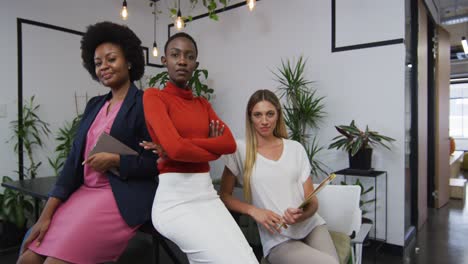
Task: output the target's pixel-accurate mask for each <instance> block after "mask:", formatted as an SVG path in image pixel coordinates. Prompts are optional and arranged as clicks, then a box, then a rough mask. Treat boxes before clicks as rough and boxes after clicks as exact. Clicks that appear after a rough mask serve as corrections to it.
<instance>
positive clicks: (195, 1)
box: [169, 0, 229, 21]
mask: <svg viewBox="0 0 468 264" xmlns="http://www.w3.org/2000/svg"><path fill="white" fill-rule="evenodd" d="M200 2H201V4H202V5H203V6H204V7H205V8H206V9H207V11H208V17H209V18H210V19H212V20H215V21H218V20H219V16H218V15H217V14H216V13H215V11H216V9H217V8H218V7H220V6H222V7H223V8H225V7H226V6H227V5H228V3H229V0H201V1H199V0H190V8H191V9H192V10H193V9H195V8H196V7H197V5H199V4H200ZM169 11H170V13H171V17H176V16H177V11H178V5H177V3H176V2H174V7H173V8H170V10H169ZM182 19H183V20H184V21H192V19H193V17H192V16H182Z"/></svg>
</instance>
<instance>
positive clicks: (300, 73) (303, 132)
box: [273, 56, 327, 176]
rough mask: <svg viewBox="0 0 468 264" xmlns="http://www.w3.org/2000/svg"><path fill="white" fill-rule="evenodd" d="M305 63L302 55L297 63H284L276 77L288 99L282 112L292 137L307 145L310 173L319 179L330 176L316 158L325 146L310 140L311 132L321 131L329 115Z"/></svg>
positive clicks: (281, 95) (314, 139)
mask: <svg viewBox="0 0 468 264" xmlns="http://www.w3.org/2000/svg"><path fill="white" fill-rule="evenodd" d="M306 62H307V61H306V60H304V58H303V57H302V56H301V57H299V59H298V61H297V62H296V63H291V62H290V61H289V60H287V61H286V62H285V61H281V66H280V67H279V68H277V72H273V74H274V75H275V77H276V81H277V82H278V83H279V84H280V85H279V87H278V89H279V92H280V97H282V98H283V97H284V98H286V102H285V103H284V104H283V109H284V110H283V111H284V117H285V122H286V125H287V127H288V128H289V137H290V138H291V139H293V140H296V141H298V142H300V143H301V144H302V145H303V146H304V148H305V149H306V152H307V155H308V156H309V160H310V163H311V165H312V171H311V173H312V174H314V175H315V176H318V175H321V174H327V171H326V165H325V164H324V163H323V162H321V161H319V160H318V159H317V154H318V153H319V152H320V151H321V150H323V147H322V146H319V144H318V140H317V138H316V137H315V136H314V137H311V134H310V133H309V131H311V129H318V128H319V124H320V122H321V120H322V119H323V118H324V117H325V114H326V113H325V111H324V104H323V100H324V97H321V96H317V94H316V90H314V89H312V88H311V86H312V84H313V82H312V81H309V80H307V79H306V78H305V66H306Z"/></svg>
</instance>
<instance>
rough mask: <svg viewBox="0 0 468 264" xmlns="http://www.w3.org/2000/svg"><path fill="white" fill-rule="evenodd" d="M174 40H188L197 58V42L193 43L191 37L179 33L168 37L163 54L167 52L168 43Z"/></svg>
mask: <svg viewBox="0 0 468 264" xmlns="http://www.w3.org/2000/svg"><path fill="white" fill-rule="evenodd" d="M176 38H186V39H188V40H190V41H191V42H192V43H193V45H194V46H195V52H196V53H197V56H198V47H197V42H195V40H194V39H193V38H192V36H190V35H189V34H187V33H185V32H179V33H176V34H174V35H172V36H170V37H169V39H168V40H167V41H166V45H164V53H166V52H167V46H168V45H169V43H170V42H171V41H173V40H174V39H176Z"/></svg>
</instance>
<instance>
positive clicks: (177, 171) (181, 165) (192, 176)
mask: <svg viewBox="0 0 468 264" xmlns="http://www.w3.org/2000/svg"><path fill="white" fill-rule="evenodd" d="M164 51H165V55H166V56H164V57H162V58H161V61H162V63H163V64H164V65H165V66H166V67H167V71H168V73H169V79H170V80H169V81H168V82H167V84H166V87H165V88H164V89H163V90H158V89H147V90H146V91H145V93H144V96H143V105H144V111H145V118H146V124H147V127H148V130H149V133H150V135H151V138H152V139H153V141H154V142H155V143H156V144H158V145H159V146H160V148H162V150H163V151H160V157H161V158H160V160H159V161H158V168H159V171H160V174H159V186H158V189H157V191H156V196H155V198H154V202H153V210H152V220H153V225H154V226H155V228H156V229H157V230H158V231H159V232H160V233H161V234H162V235H164V236H165V237H167V238H168V239H170V240H172V241H173V242H175V243H176V244H177V245H178V246H179V247H180V248H181V249H182V251H184V252H185V253H186V254H187V257H188V259H189V261H190V263H217V264H219V263H221V264H222V263H233V264H234V263H258V262H257V260H256V258H255V255H254V254H253V252H252V249H251V248H250V246H249V245H248V243H247V241H246V240H245V238H244V236H243V234H242V232H241V231H240V229H239V227H238V226H237V224H236V223H235V221H234V220H233V219H232V217H231V215H230V213H229V212H228V211H227V209H226V208H225V206H224V204H223V203H222V202H221V200H220V199H219V197H218V195H217V193H216V191H215V190H214V188H213V184H212V183H211V177H210V175H209V170H210V167H209V164H208V162H209V161H212V160H216V159H218V158H219V157H220V156H221V155H223V154H230V153H233V152H234V151H235V150H236V143H235V141H234V138H233V136H232V134H231V131H230V130H229V128H228V127H227V126H226V125H225V124H224V123H223V122H222V121H221V120H220V119H219V118H218V116H217V115H216V113H215V112H214V111H213V109H212V108H211V105H210V103H208V101H207V100H206V99H204V98H201V97H194V96H193V94H192V90H191V88H190V87H188V86H187V83H188V81H189V80H190V78H191V76H192V73H193V71H194V70H195V69H196V68H197V66H198V62H197V55H198V50H197V45H196V43H195V41H194V40H193V38H192V37H191V36H190V35H188V34H186V33H178V34H175V35H173V36H172V37H170V38H169V40H168V41H167V43H166V45H165V47H164Z"/></svg>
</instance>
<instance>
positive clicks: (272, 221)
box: [250, 208, 281, 234]
mask: <svg viewBox="0 0 468 264" xmlns="http://www.w3.org/2000/svg"><path fill="white" fill-rule="evenodd" d="M250 216H251V217H252V218H253V219H254V220H255V221H256V222H257V223H259V224H261V225H262V226H263V227H265V229H266V230H268V232H270V233H271V234H274V233H281V229H280V226H279V224H280V223H281V216H279V215H278V214H276V213H274V212H272V211H270V210H266V209H260V208H255V209H253V210H252V212H251V213H250Z"/></svg>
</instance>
